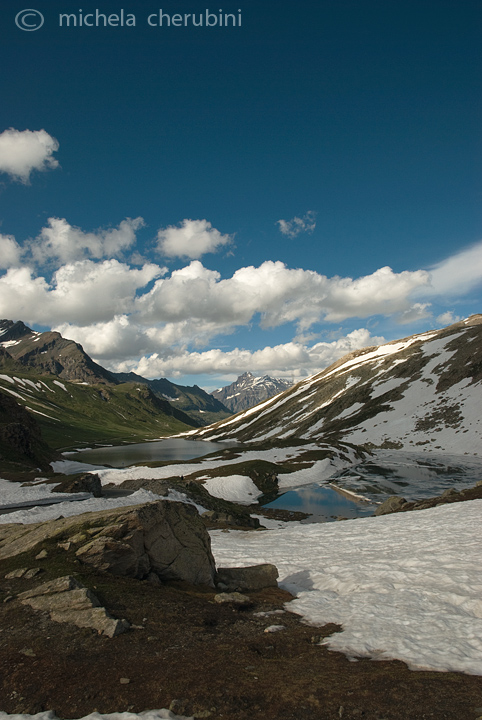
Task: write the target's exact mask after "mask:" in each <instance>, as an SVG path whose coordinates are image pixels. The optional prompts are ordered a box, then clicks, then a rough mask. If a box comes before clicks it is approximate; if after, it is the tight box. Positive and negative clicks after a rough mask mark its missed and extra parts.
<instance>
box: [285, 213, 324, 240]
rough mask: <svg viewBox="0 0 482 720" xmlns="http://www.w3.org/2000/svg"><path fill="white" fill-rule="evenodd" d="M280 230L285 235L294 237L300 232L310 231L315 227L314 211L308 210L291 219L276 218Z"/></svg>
mask: <svg viewBox="0 0 482 720" xmlns="http://www.w3.org/2000/svg"><path fill="white" fill-rule="evenodd" d="M276 225H278V227H279V229H280V232H281V233H282V234H283V235H286V236H287V237H290V238H294V237H296V236H297V235H299V234H300V233H305V232H306V233H312V232H313V230H314V229H315V227H316V213H315V212H313V211H312V210H308V212H307V213H306V215H303V217H301V218H300V217H296V216H295V217H294V218H292V219H291V220H277V221H276Z"/></svg>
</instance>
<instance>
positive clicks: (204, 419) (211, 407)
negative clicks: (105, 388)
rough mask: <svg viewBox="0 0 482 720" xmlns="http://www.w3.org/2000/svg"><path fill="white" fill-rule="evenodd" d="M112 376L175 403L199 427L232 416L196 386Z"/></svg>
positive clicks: (127, 375)
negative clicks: (137, 385) (146, 387)
mask: <svg viewBox="0 0 482 720" xmlns="http://www.w3.org/2000/svg"><path fill="white" fill-rule="evenodd" d="M112 374H113V375H114V377H115V378H116V379H117V380H118V381H119V382H136V383H143V384H145V385H147V386H148V387H150V389H151V390H152V392H154V393H155V394H156V395H158V396H159V397H162V398H164V399H165V400H168V401H169V402H170V403H172V404H174V403H175V407H176V408H177V409H178V410H182V411H183V412H185V413H187V414H188V415H189V416H190V417H192V418H194V419H195V420H197V422H198V423H199V425H209V424H210V423H213V422H217V421H218V420H223V419H224V418H227V417H230V416H231V414H232V413H231V412H230V411H229V410H228V408H227V407H225V406H224V405H223V403H222V402H220V401H219V400H216V398H214V397H212V395H210V394H209V393H207V392H206V391H205V390H202V388H200V387H198V386H197V385H194V386H193V387H189V386H183V385H176V384H175V383H172V382H170V380H167V379H166V378H159V379H157V380H147V379H146V378H143V377H141V375H136V373H133V372H131V373H112Z"/></svg>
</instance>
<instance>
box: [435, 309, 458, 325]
mask: <svg viewBox="0 0 482 720" xmlns="http://www.w3.org/2000/svg"><path fill="white" fill-rule="evenodd" d="M461 320H462V317H461V316H460V315H455V314H454V313H453V312H452V310H447V312H444V313H442V314H441V315H439V316H438V317H437V322H438V323H439V325H442V326H446V325H453V324H454V323H456V322H460V321H461Z"/></svg>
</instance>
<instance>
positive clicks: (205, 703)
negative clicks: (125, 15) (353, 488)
mask: <svg viewBox="0 0 482 720" xmlns="http://www.w3.org/2000/svg"><path fill="white" fill-rule="evenodd" d="M153 470H154V469H153ZM3 485H4V486H3V487H2V490H3V491H4V492H3V493H2V494H3V495H4V497H6V495H5V493H6V492H7V491H8V490H9V485H12V484H8V483H6V482H5V481H3ZM37 487H38V486H37ZM37 487H36V486H33V487H30V488H24V489H21V488H19V486H18V485H16V487H14V488H13V489H12V488H11V487H10V490H11V491H12V492H13V493H14V495H15V502H18V499H19V498H18V494H19V492H20V491H21V490H25V493H30V494H33V493H34V492H37ZM139 492H140V493H141V494H142V493H146V491H139ZM42 493H43V494H44V496H45V489H42V490H41V489H40V487H38V494H39V495H42ZM136 494H137V493H136ZM64 497H65V496H64ZM154 497H155V496H152V493H146V495H145V496H143V501H146V499H153V498H154ZM31 499H32V498H31ZM172 499H173V500H174V499H176V500H179V499H180V498H179V497H174V496H173V497H172ZM44 500H45V497H44ZM122 500H123V501H126V502H127V501H129V499H128V498H122ZM141 501H142V500H141ZM84 502H87V503H88V502H90V501H84ZM95 502H105V500H103V499H100V500H98V501H95ZM130 502H132V496H131V500H130ZM72 505H78V506H82V505H83V503H72ZM84 508H85V509H87V508H86V507H85V505H84ZM89 509H93V508H89ZM39 510H40V508H39ZM23 512H28V513H29V514H30V517H31V512H32V511H23ZM56 512H57V513H58V509H56ZM481 515H482V500H472V501H469V502H460V503H455V504H451V505H444V506H441V507H437V508H432V509H428V510H421V511H415V512H410V513H400V514H396V515H388V516H383V517H377V518H364V519H358V520H350V521H345V522H338V523H328V524H311V525H300V524H298V523H289V524H286V525H285V526H284V527H282V528H276V529H272V530H268V531H257V532H241V531H237V530H229V531H220V530H215V531H212V532H211V537H212V544H213V553H214V556H215V559H216V563H217V565H218V566H236V565H250V564H255V563H260V562H272V563H274V564H276V565H277V567H278V568H279V571H280V577H279V585H280V588H279V589H278V590H276V589H274V590H273V589H270V590H265V591H262V592H259V593H252V594H251V600H252V607H249V608H246V609H243V610H236V609H234V608H233V607H231V606H229V607H225V606H219V605H218V604H216V603H215V602H214V592H213V591H212V590H210V589H208V588H204V589H203V588H192V587H187V586H183V585H180V584H166V585H162V586H160V587H155V586H153V585H151V584H150V583H148V582H142V583H139V581H135V580H130V579H127V578H115V577H111V576H105V575H103V576H102V575H96V574H95V573H94V572H93V571H87V570H86V569H85V567H84V566H81V565H76V566H73V567H67V566H66V567H63V566H62V567H59V568H56V572H57V576H58V575H60V574H66V573H68V572H75V573H76V574H79V576H80V577H81V579H82V581H83V582H84V583H85V584H86V585H87V587H90V588H91V589H93V590H94V592H95V593H96V594H97V595H98V596H99V598H100V599H101V601H102V603H103V604H104V605H105V607H106V608H107V609H108V610H109V612H111V613H112V615H113V616H114V617H123V618H126V619H127V620H129V622H130V623H131V624H132V625H133V626H134V629H132V630H130V631H129V632H127V633H125V634H123V635H119V636H118V637H115V638H113V639H108V638H104V637H100V636H98V635H97V634H94V633H93V632H92V631H91V630H85V629H77V628H73V627H71V626H67V625H60V624H56V623H53V622H51V621H50V620H49V619H48V616H47V615H43V614H41V613H34V612H33V611H32V610H30V609H27V608H25V607H24V606H21V605H20V604H19V602H18V601H17V600H16V599H15V598H16V595H17V594H18V593H20V592H22V591H23V590H26V589H28V588H30V587H31V586H33V585H35V584H37V582H38V581H37V579H33V580H27V579H26V578H12V579H5V575H6V574H7V573H8V572H9V571H10V570H11V569H13V568H15V567H16V566H19V565H18V563H20V562H21V563H27V565H28V566H29V567H33V566H38V567H40V568H41V569H43V573H42V576H41V577H42V579H44V578H45V579H48V578H49V577H50V575H49V573H51V572H53V570H52V567H51V564H50V561H49V559H47V560H37V559H35V557H34V556H33V555H32V557H30V558H28V557H27V558H25V557H18V558H10V559H9V560H3V561H1V563H0V577H1V578H3V579H2V580H1V583H0V668H1V672H0V709H1V710H3V711H5V712H7V713H13V714H15V713H17V714H25V713H38V712H42V711H46V710H54V711H55V712H56V714H57V716H58V717H61V718H78V717H82V716H84V715H86V714H88V713H91V712H92V711H93V710H96V711H98V712H100V713H112V712H120V711H129V712H131V713H140V712H141V711H145V710H147V709H154V708H169V707H171V709H172V710H173V712H174V713H175V714H176V715H178V716H185V717H190V718H191V717H195V718H203V717H211V718H212V719H213V720H221V719H222V718H223V719H229V720H254V719H256V720H258V719H259V720H338V718H363V719H365V720H422V719H425V718H427V719H428V718H434V719H435V718H436V719H437V720H440V719H442V718H445V719H446V720H476V718H477V717H478V716H481V715H482V604H481V600H480V598H481V596H482V568H481V565H480V541H481V539H482V538H481V535H480V517H481ZM12 517H14V516H10V518H12ZM8 518H9V516H8V515H5V516H3V518H2V519H4V520H8ZM15 519H16V520H17V522H18V521H19V520H20V517H18V519H17V518H15ZM20 521H21V522H25V520H20ZM30 521H32V520H30ZM34 521H35V520H34ZM59 562H60V563H63V562H64V563H67V562H70V561H68V560H67V559H66V560H59ZM74 562H75V561H74ZM290 593H291V595H290ZM293 596H295V599H292V597H293ZM6 600H8V601H6ZM1 601H3V602H1ZM5 601H6V602H5ZM274 610H277V611H278V612H277V613H274V614H260V613H272V612H273V611H274ZM271 625H277V626H282V627H281V628H279V629H278V630H277V631H276V632H265V630H266V628H268V627H269V626H271ZM374 660H375V661H376V662H374ZM159 717H162V715H160V716H159ZM97 718H98V716H97ZM0 720H3V718H2V716H1V714H0ZM16 720H22V718H20V717H18V718H17V719H16ZM39 720H40V719H39ZM125 720H134V716H133V715H131V716H130V718H129V719H127V718H125Z"/></svg>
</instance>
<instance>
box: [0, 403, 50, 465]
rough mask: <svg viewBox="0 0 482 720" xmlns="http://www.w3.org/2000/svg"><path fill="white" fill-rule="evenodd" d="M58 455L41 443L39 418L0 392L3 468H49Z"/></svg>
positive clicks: (0, 438) (0, 457) (0, 444)
mask: <svg viewBox="0 0 482 720" xmlns="http://www.w3.org/2000/svg"><path fill="white" fill-rule="evenodd" d="M56 457H57V453H55V452H54V451H52V450H51V448H49V447H48V446H47V445H46V443H45V442H44V441H43V440H42V435H41V430H40V427H39V424H38V422H37V421H36V419H35V418H34V417H33V416H32V415H31V414H30V413H29V412H27V410H25V408H24V407H22V406H21V405H20V404H19V403H18V402H16V400H14V398H13V397H10V396H8V395H6V394H5V393H3V392H0V462H1V464H2V469H5V468H7V467H8V468H9V469H17V468H18V467H19V466H21V467H24V466H25V465H26V466H31V467H34V468H37V467H40V468H42V469H46V468H48V466H49V463H50V462H51V461H52V460H55V459H56Z"/></svg>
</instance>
